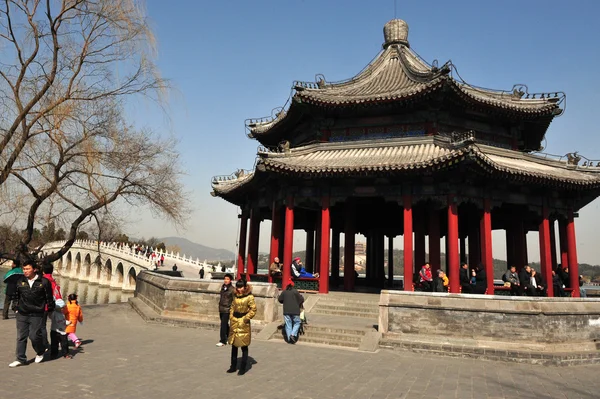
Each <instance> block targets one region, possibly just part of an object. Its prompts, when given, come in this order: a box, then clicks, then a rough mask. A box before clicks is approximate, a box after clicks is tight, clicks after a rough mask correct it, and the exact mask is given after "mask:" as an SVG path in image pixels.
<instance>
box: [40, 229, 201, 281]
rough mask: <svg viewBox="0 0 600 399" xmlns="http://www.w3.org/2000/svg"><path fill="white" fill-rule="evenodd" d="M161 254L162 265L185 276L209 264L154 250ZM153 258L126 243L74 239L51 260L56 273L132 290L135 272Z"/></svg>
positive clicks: (50, 247) (54, 246)
mask: <svg viewBox="0 0 600 399" xmlns="http://www.w3.org/2000/svg"><path fill="white" fill-rule="evenodd" d="M64 243H65V241H56V242H51V243H48V244H46V245H45V246H44V252H46V253H52V252H54V251H58V250H59V249H60V248H61V247H62V246H63V245H64ZM155 252H156V253H157V254H158V256H159V257H160V255H164V257H165V265H172V264H175V263H176V264H177V267H178V270H181V271H183V273H184V276H185V277H196V276H197V275H198V271H199V270H200V267H201V266H205V267H210V265H208V264H206V262H204V263H201V262H200V261H199V260H198V259H196V260H192V259H191V257H189V258H186V256H185V255H179V253H177V254H174V253H173V252H170V253H169V252H160V251H155ZM154 269H155V267H154V264H153V261H152V260H150V259H148V258H147V257H146V256H144V255H143V254H136V253H135V251H134V250H133V249H131V248H129V247H128V246H127V245H122V244H119V243H112V242H111V243H107V242H102V243H100V246H98V242H97V241H88V240H77V241H75V243H74V244H73V246H72V247H71V249H70V250H69V251H68V252H67V253H66V254H65V255H63V256H62V258H60V259H59V260H57V261H55V262H54V271H55V273H57V274H59V275H61V276H64V277H69V278H71V279H76V280H80V281H85V282H87V283H89V284H98V285H100V286H105V287H110V288H114V289H121V290H123V291H134V290H135V285H136V279H137V276H138V274H139V273H140V272H141V271H143V270H154Z"/></svg>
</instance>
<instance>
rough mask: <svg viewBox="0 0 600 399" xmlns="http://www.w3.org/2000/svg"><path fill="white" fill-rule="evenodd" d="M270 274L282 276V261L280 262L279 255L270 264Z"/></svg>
mask: <svg viewBox="0 0 600 399" xmlns="http://www.w3.org/2000/svg"><path fill="white" fill-rule="evenodd" d="M269 275H270V276H271V277H279V276H281V263H279V258H278V257H275V258H274V259H273V263H271V266H269Z"/></svg>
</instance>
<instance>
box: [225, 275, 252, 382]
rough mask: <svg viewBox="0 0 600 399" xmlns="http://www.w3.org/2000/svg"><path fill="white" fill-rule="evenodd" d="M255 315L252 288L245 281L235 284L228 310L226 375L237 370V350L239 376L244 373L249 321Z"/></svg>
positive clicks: (249, 335)
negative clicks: (229, 363)
mask: <svg viewBox="0 0 600 399" xmlns="http://www.w3.org/2000/svg"><path fill="white" fill-rule="evenodd" d="M254 315H256V303H255V302H254V295H252V286H251V285H250V284H248V283H246V280H238V281H237V283H235V293H234V296H233V302H232V303H231V309H230V310H229V339H228V342H229V345H231V367H229V370H227V372H228V373H233V372H235V371H236V370H237V367H236V366H237V355H238V348H242V364H241V365H240V371H239V373H238V374H239V375H244V373H246V365H247V363H248V346H250V340H251V337H252V333H251V329H250V319H252V318H253V317H254Z"/></svg>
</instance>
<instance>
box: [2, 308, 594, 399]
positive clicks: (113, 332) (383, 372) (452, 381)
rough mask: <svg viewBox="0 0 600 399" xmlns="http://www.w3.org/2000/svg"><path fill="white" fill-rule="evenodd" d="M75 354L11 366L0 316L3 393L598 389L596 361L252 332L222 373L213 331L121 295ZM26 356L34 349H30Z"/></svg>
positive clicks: (94, 311)
mask: <svg viewBox="0 0 600 399" xmlns="http://www.w3.org/2000/svg"><path fill="white" fill-rule="evenodd" d="M84 314H85V318H86V321H85V324H84V325H82V326H80V327H78V335H79V336H80V338H82V339H83V340H84V341H87V343H86V344H85V345H84V348H85V350H84V351H83V352H80V353H78V354H76V356H75V357H74V359H72V360H65V359H60V360H55V361H48V362H43V363H41V364H30V365H29V366H26V367H20V368H16V369H9V368H8V367H7V365H8V363H9V362H11V361H12V360H13V359H14V357H13V356H14V355H13V353H14V337H15V323H14V320H9V321H5V320H0V336H1V337H2V341H1V344H0V366H1V367H3V368H0V370H2V375H1V377H0V378H2V385H1V388H0V397H2V398H44V399H53V398H77V399H79V398H110V399H128V398H144V399H154V398H169V399H177V398H231V397H235V398H243V399H251V398H256V399H258V398H274V399H275V398H277V399H278V398H290V399H291V398H299V399H300V398H302V399H307V398H315V399H316V398H323V399H326V398H344V399H351V398H357V399H366V398H371V399H380V398H394V399H396V398H597V397H599V396H600V379H599V378H597V376H598V374H599V372H600V366H596V365H594V366H576V367H560V368H558V367H556V368H555V367H541V366H530V365H517V364H511V363H501V362H488V361H481V360H465V359H454V358H444V357H435V356H424V355H416V354H413V353H411V352H394V351H387V350H382V351H380V352H378V353H374V354H373V353H359V352H355V351H349V350H341V349H330V348H323V347H316V346H309V345H296V346H293V345H288V344H285V343H283V342H260V341H254V342H253V343H252V345H251V346H250V356H251V358H252V359H254V362H253V364H252V368H251V369H250V370H249V371H248V373H247V374H246V375H245V376H238V375H236V374H233V375H232V374H226V373H225V370H226V369H227V367H228V366H229V353H230V352H229V347H224V348H217V347H215V342H216V339H215V338H216V335H217V334H216V332H214V331H204V330H197V329H187V328H174V327H167V326H159V325H148V324H145V323H144V322H143V321H142V320H141V319H140V317H139V316H138V315H137V314H136V313H135V312H134V311H132V310H131V309H130V308H129V305H127V304H121V305H98V306H95V307H94V306H89V307H84ZM29 355H30V357H31V358H33V356H34V354H33V353H32V352H31V350H29Z"/></svg>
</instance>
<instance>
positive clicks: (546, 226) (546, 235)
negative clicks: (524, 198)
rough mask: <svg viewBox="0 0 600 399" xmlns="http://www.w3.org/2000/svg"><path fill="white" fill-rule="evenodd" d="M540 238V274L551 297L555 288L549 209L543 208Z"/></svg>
mask: <svg viewBox="0 0 600 399" xmlns="http://www.w3.org/2000/svg"><path fill="white" fill-rule="evenodd" d="M539 237H540V264H541V269H542V270H540V273H542V274H543V275H544V277H545V278H546V292H547V293H548V296H549V297H553V296H554V287H553V285H552V264H551V263H552V261H551V259H552V257H551V255H550V222H549V220H548V207H547V206H545V205H544V206H543V207H542V220H541V222H540V227H539Z"/></svg>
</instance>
